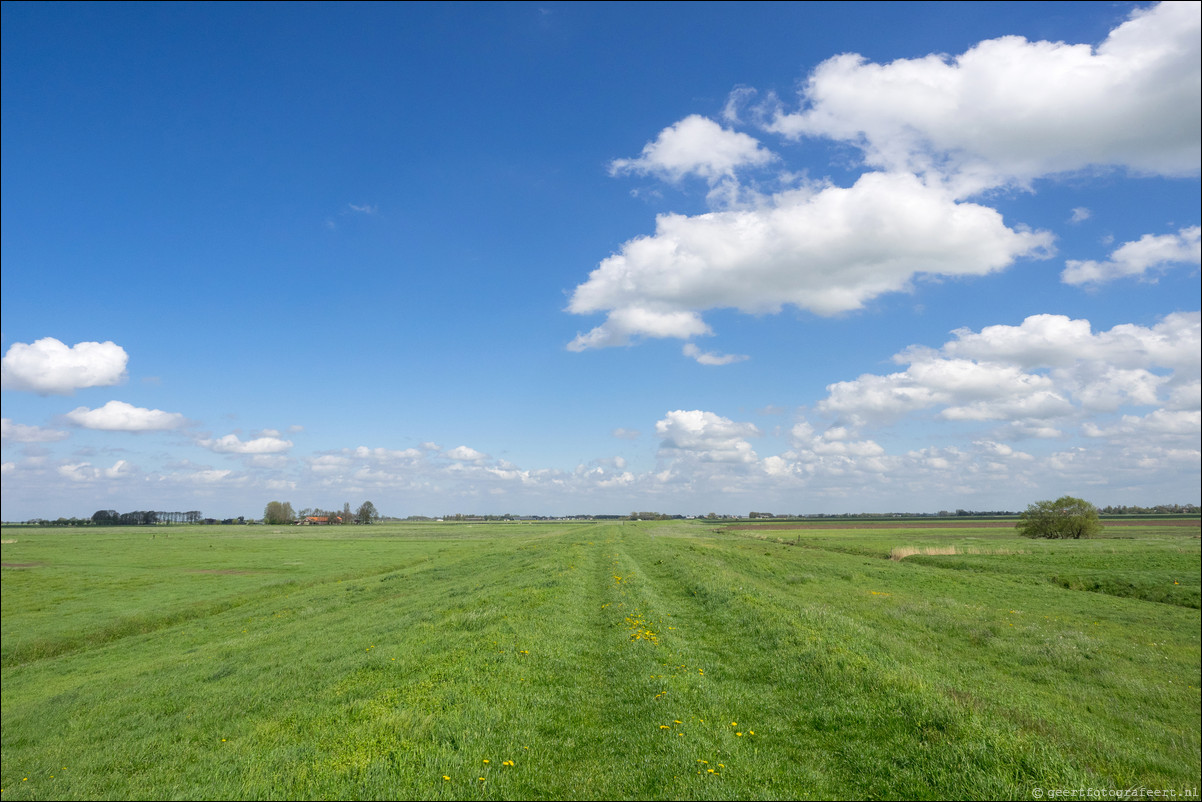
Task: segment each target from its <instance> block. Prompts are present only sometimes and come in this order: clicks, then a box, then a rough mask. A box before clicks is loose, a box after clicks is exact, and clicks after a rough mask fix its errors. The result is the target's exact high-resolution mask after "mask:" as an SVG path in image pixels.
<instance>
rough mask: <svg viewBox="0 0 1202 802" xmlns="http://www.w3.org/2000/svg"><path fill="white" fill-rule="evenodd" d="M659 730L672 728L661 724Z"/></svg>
mask: <svg viewBox="0 0 1202 802" xmlns="http://www.w3.org/2000/svg"><path fill="white" fill-rule="evenodd" d="M659 728H660V729H661V730H670V729H672V728H671V727H669V726H668V725H667V724H660V725H659Z"/></svg>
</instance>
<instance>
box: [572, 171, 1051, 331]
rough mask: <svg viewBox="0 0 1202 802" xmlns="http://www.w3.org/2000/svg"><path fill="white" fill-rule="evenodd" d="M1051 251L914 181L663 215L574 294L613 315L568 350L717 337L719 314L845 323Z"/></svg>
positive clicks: (1036, 238)
mask: <svg viewBox="0 0 1202 802" xmlns="http://www.w3.org/2000/svg"><path fill="white" fill-rule="evenodd" d="M1051 245H1052V236H1051V235H1050V234H1049V233H1047V232H1031V231H1025V230H1015V229H1010V228H1007V227H1006V225H1005V224H1004V223H1003V222H1002V216H1001V215H1000V214H998V212H996V211H995V210H993V209H990V208H987V207H985V206H980V205H977V204H973V203H958V202H956V201H954V200H953V199H952V198H951V197H950V196H949V195H948V194H947V193H946V192H944V191H942V190H940V189H937V188H932V187H930V186H927V185H925V184H923V183H922V182H921V181H920V180H919V179H917V178H916V177H914V176H912V175H904V174H889V173H869V174H866V175H864V176H862V177H861V178H860V179H859V180H858V181H857V182H856V183H855V184H854V185H853V186H851V187H849V188H842V187H833V186H829V187H826V188H823V189H821V190H818V191H808V190H796V191H791V192H786V193H781V194H779V195H777V196H775V197H773V198H772V199H771V202H770V203H769V204H768V205H766V206H764V207H762V208H757V209H748V210H734V211H723V212H712V213H710V214H703V215H698V216H693V217H688V216H684V215H678V214H666V215H661V216H660V217H659V218H658V219H657V220H656V232H655V234H654V235H653V236H649V237H639V238H637V239H633V240H630V241H629V242H627V243H625V244H624V245H623V246H622V248H621V250H620V252H619V253H617V254H614V255H613V256H610V257H609V258H607V259H605V260H604V261H603V262H601V264H600V265H599V266H598V267H597V269H596V270H594V271H593V272H592V273H591V274H590V275H589V278H588V280H587V281H586V282H585V283H583V284H581V285H580V286H578V287H577V288H576V290H575V292H574V293H573V294H572V298H571V301H570V303H569V305H568V311H570V312H573V313H575V314H581V315H583V314H592V313H597V312H607V313H608V316H607V319H606V320H605V322H604V323H602V324H601V325H600V326H598V327H596V328H594V329H593V330H592V331H590V332H588V333H585V334H580V335H578V336H577V337H576V339H575V340H573V341H572V342H571V343H570V344H569V345H568V348H569V349H570V350H573V351H582V350H585V349H588V348H601V347H606V346H615V345H624V344H627V343H628V342H630V341H631V339H632V338H636V337H676V338H680V339H690V338H692V337H696V336H698V335H703V334H708V333H710V329H709V326H708V325H707V324H706V323H705V322H704V320H702V317H701V313H702V312H704V311H706V310H709V309H718V308H735V309H738V310H739V311H742V312H747V313H753V314H760V313H765V312H779V311H780V309H781V308H782V306H784V305H785V304H792V305H794V306H796V307H797V308H799V309H804V310H808V311H810V312H813V313H815V314H818V315H835V314H839V313H841V312H848V311H851V310H855V309H860V308H862V307H863V306H864V304H865V303H867V302H868V301H870V300H872V299H873V298H876V297H878V296H880V295H882V294H884V293H889V292H900V291H905V290H907V289H909V288H910V287H911V285H912V282H913V281H914V280H915V279H918V278H921V277H923V276H933V277H938V276H980V275H984V274H987V273H990V272H993V271H996V270H1001V269H1003V268H1005V267H1007V266H1009V265H1010V264H1012V263H1013V262H1014V261H1015V260H1016V259H1018V258H1020V257H1025V256H1044V255H1046V253H1047V251H1048V249H1050V248H1051Z"/></svg>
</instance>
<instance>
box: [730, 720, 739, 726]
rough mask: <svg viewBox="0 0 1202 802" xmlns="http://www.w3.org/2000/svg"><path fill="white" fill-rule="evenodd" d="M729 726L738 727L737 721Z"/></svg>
mask: <svg viewBox="0 0 1202 802" xmlns="http://www.w3.org/2000/svg"><path fill="white" fill-rule="evenodd" d="M730 726H732V727H737V726H739V722H737V721H732V722H730Z"/></svg>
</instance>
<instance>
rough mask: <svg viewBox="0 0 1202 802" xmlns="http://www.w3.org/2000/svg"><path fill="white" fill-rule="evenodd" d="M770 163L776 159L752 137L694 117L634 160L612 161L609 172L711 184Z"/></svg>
mask: <svg viewBox="0 0 1202 802" xmlns="http://www.w3.org/2000/svg"><path fill="white" fill-rule="evenodd" d="M774 159H776V156H775V155H774V154H773V153H772V152H771V151H769V150H767V149H765V148H763V147H762V146H761V145H760V143H759V142H758V141H756V139H755V138H754V137H752V136H748V135H747V134H743V133H738V132H736V131H731V130H728V129H726V128H723V127H722V126H721V125H719V124H718V123H716V122H714V121H713V120H710V119H707V118H705V117H702V116H700V115H697V114H694V115H691V116H689V117H686V118H684V119H683V120H681V121H680V122H678V123H676V124H674V125H671V126H669V127H667V128H665V129H664V130H663V131H661V132H660V133H659V136H658V137H657V138H656V140H655V141H654V142H648V143H647V144H646V145H645V146H644V147H643V152H642V154H641V155H640V156H639V157H638V158H637V159H615V160H614V161H613V162H612V163H611V164H610V172H611V173H613V174H615V175H616V174H618V173H640V174H648V173H650V174H654V175H657V176H659V177H661V178H666V179H668V180H669V181H679V180H680V179H682V178H684V177H685V176H686V175H690V174H693V175H698V176H700V177H702V178H704V179H706V180H707V181H709V182H711V183H714V182H717V181H718V180H720V179H722V178H729V177H733V176H734V174H735V171H736V170H737V169H739V168H740V167H746V166H758V165H763V164H767V163H768V162H771V161H773V160H774Z"/></svg>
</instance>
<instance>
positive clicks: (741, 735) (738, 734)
mask: <svg viewBox="0 0 1202 802" xmlns="http://www.w3.org/2000/svg"><path fill="white" fill-rule="evenodd" d="M735 735H737V736H739V737H740V738H742V737H743V733H741V732H736V733H735Z"/></svg>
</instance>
